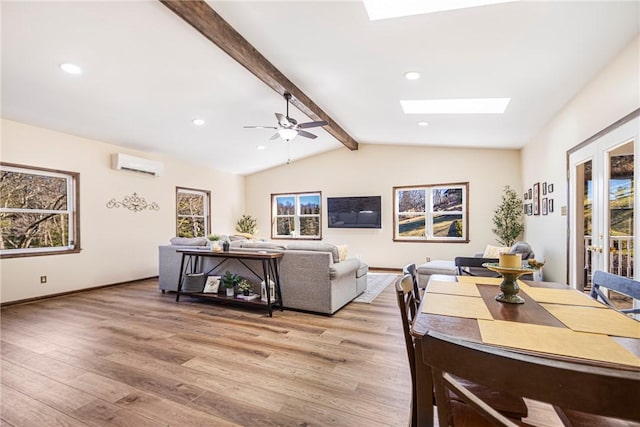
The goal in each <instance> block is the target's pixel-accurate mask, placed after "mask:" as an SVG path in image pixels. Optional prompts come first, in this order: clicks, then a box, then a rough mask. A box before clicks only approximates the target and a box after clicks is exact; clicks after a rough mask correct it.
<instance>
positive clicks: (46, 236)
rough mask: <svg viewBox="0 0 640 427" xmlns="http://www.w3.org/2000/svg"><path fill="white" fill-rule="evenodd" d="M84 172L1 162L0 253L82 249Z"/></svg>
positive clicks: (2, 254) (38, 252)
mask: <svg viewBox="0 0 640 427" xmlns="http://www.w3.org/2000/svg"><path fill="white" fill-rule="evenodd" d="M79 178H80V174H78V173H75V172H63V171H54V170H51V169H43V168H33V167H30V166H21V165H14V164H9V163H0V233H1V234H2V240H1V242H0V244H1V245H2V246H1V247H0V255H1V256H2V257H3V258H10V257H18V256H34V255H52V254H59V253H70V252H79V251H80V229H79V223H78V212H79V209H78V208H79V202H78V194H77V188H78V181H79Z"/></svg>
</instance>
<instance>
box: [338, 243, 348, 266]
mask: <svg viewBox="0 0 640 427" xmlns="http://www.w3.org/2000/svg"><path fill="white" fill-rule="evenodd" d="M337 246H338V258H339V259H340V262H342V261H344V260H345V259H347V255H348V253H349V246H347V245H337Z"/></svg>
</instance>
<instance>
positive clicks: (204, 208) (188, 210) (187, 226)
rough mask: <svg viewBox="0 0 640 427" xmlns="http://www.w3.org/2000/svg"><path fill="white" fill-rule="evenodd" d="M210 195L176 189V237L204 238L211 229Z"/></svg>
mask: <svg viewBox="0 0 640 427" xmlns="http://www.w3.org/2000/svg"><path fill="white" fill-rule="evenodd" d="M210 199H211V193H210V192H208V191H205V190H194V189H191V188H180V187H176V221H177V226H176V236H178V237H206V236H207V235H208V234H209V233H210V229H211V216H210V215H209V212H210V211H211V203H210Z"/></svg>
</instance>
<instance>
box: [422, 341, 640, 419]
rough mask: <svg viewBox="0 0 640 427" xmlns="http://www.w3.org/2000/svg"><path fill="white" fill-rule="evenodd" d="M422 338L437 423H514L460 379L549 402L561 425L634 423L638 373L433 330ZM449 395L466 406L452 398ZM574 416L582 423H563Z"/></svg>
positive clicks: (638, 413) (639, 413)
mask: <svg viewBox="0 0 640 427" xmlns="http://www.w3.org/2000/svg"><path fill="white" fill-rule="evenodd" d="M424 339H425V340H426V343H425V352H424V353H425V354H424V358H425V361H426V362H427V364H429V365H430V366H431V369H432V371H433V379H434V387H435V392H436V401H437V402H438V405H437V407H438V421H439V425H440V426H442V427H444V426H457V425H459V423H458V422H457V421H458V420H464V421H465V422H466V423H468V422H471V425H479V426H480V425H486V424H487V423H490V424H493V425H505V426H516V425H518V423H515V422H514V421H512V420H510V419H508V418H507V417H505V416H504V415H503V414H501V413H499V412H497V411H496V410H495V409H494V408H492V407H491V405H490V404H488V402H486V401H484V399H483V398H482V396H480V395H479V394H477V393H475V392H474V391H473V390H471V389H469V387H467V386H466V385H465V384H464V383H463V382H461V381H460V379H461V378H463V379H466V380H468V381H472V382H473V383H476V384H482V385H485V386H487V387H491V389H494V390H498V391H500V390H509V391H510V392H511V393H515V394H518V395H520V396H523V397H526V398H530V399H534V400H537V401H540V402H546V403H549V404H551V405H553V406H554V408H556V411H557V412H558V414H559V415H560V419H561V420H562V421H563V423H565V425H575V426H577V425H585V426H592V425H593V426H607V425H626V426H628V425H635V424H633V423H634V422H638V421H640V405H638V396H640V372H638V371H624V370H619V369H615V368H609V367H607V368H605V367H598V366H588V365H584V364H580V363H573V362H569V361H559V360H552V359H548V358H544V357H539V356H533V355H525V354H520V353H515V352H512V351H508V350H506V349H501V348H498V347H495V346H488V345H483V344H479V343H473V342H469V341H464V340H461V339H458V338H454V337H450V336H447V335H443V334H439V333H436V332H429V333H428V334H427V336H425V338H424ZM451 394H455V395H456V397H457V398H458V399H459V400H462V401H464V402H465V403H466V405H467V406H465V407H461V406H460V404H459V402H457V401H453V402H452V400H451V399H450V397H449V396H450V395H451ZM469 410H472V412H471V413H470V411H469ZM567 414H568V415H569V416H567ZM576 414H578V415H581V416H582V418H581V420H582V421H581V422H583V423H574V424H569V422H570V421H569V420H570V416H572V415H574V416H575V415H576ZM474 417H475V420H474ZM574 419H577V418H574Z"/></svg>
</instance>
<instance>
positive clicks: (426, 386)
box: [414, 338, 433, 427]
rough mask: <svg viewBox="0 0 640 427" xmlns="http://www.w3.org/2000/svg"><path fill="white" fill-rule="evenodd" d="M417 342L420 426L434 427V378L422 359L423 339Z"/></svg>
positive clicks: (417, 390)
mask: <svg viewBox="0 0 640 427" xmlns="http://www.w3.org/2000/svg"><path fill="white" fill-rule="evenodd" d="M414 341H415V355H416V359H415V361H414V362H415V365H416V366H415V367H416V402H414V404H415V405H416V406H417V408H418V425H419V426H421V427H422V426H425V427H433V377H432V376H431V369H430V368H429V367H428V366H427V365H426V364H425V363H424V359H423V358H422V339H420V338H414Z"/></svg>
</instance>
